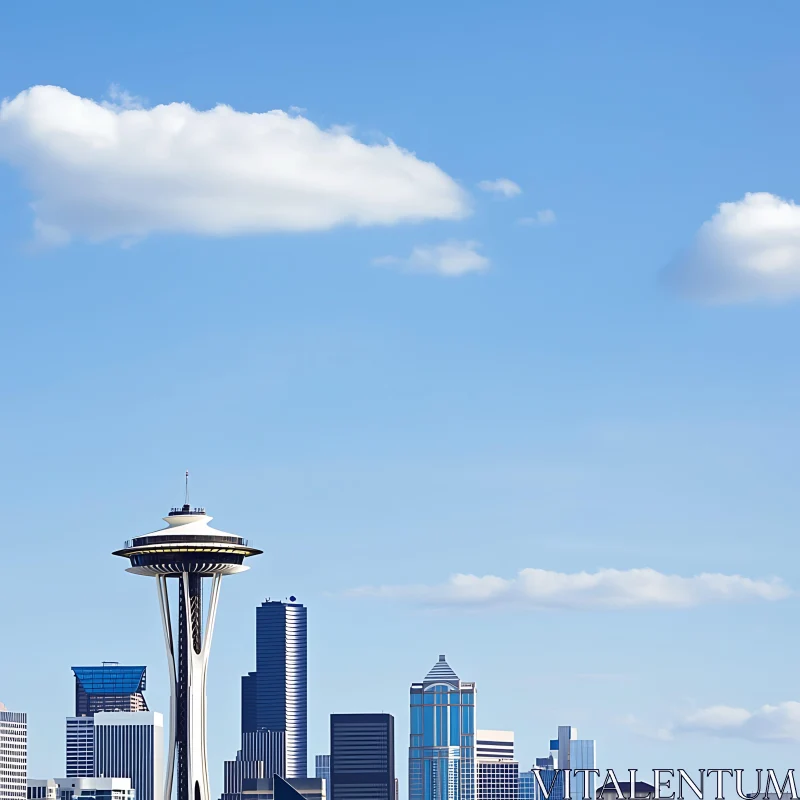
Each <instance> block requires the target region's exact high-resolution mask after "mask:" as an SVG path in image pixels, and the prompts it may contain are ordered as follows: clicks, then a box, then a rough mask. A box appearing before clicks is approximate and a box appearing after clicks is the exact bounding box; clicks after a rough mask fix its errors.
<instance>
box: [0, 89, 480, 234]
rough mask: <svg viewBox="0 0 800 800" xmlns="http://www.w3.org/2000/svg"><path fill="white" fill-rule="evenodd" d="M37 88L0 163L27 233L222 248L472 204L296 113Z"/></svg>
mask: <svg viewBox="0 0 800 800" xmlns="http://www.w3.org/2000/svg"><path fill="white" fill-rule="evenodd" d="M110 98H111V100H110V102H100V103H98V102H95V101H94V100H91V99H88V98H84V97H78V96H76V95H74V94H71V93H70V92H69V91H67V90H66V89H62V88H58V87H56V86H34V87H33V88H31V89H28V90H26V91H24V92H21V93H20V94H19V95H17V96H16V97H15V98H13V99H6V100H4V101H3V102H2V104H0V160H4V161H7V162H9V163H11V164H13V165H15V166H16V167H18V168H19V170H20V171H21V173H22V175H23V177H24V179H25V181H26V183H27V184H28V185H29V187H30V189H31V191H32V192H33V195H34V202H33V208H34V211H35V214H36V221H35V225H36V229H37V231H39V232H40V233H41V234H42V235H43V237H44V238H46V239H48V240H49V241H51V242H52V243H59V244H63V243H65V242H66V241H68V240H69V239H70V238H71V237H76V236H77V237H85V238H87V239H89V240H91V241H99V240H104V239H109V238H114V237H120V238H122V239H131V238H133V239H137V238H141V237H143V236H146V235H147V234H150V233H154V232H158V231H177V232H183V233H194V234H206V235H216V236H230V235H236V234H245V233H264V232H269V231H309V230H326V229H329V228H333V227H336V226H339V225H355V226H367V225H393V224H396V223H400V222H412V221H420V220H429V219H459V218H462V217H464V216H466V215H467V214H468V213H469V211H470V208H469V198H468V195H467V193H466V192H465V191H464V190H463V189H462V188H461V187H460V186H459V185H458V184H457V183H456V182H455V181H454V180H453V179H452V178H450V177H449V176H448V175H447V174H445V173H444V172H443V171H442V170H441V169H440V168H439V167H437V166H436V165H435V164H432V163H429V162H426V161H422V160H421V159H419V158H418V157H417V156H416V155H414V154H413V153H411V152H409V151H408V150H404V149H402V148H401V147H398V146H397V145H396V144H394V143H393V142H381V143H375V144H365V143H364V142H361V141H359V140H358V139H356V138H355V137H354V136H353V135H352V132H351V131H349V130H348V129H345V128H341V127H334V128H330V129H327V130H323V129H321V128H319V127H317V126H316V125H315V124H314V123H313V122H311V121H310V120H308V119H306V118H305V117H303V116H302V113H301V110H300V109H292V111H291V113H286V112H284V111H277V110H276V111H268V112H265V113H245V112H241V111H236V110H234V109H232V108H230V107H228V106H217V107H216V108H212V109H210V110H208V111H200V110H196V109H194V108H192V107H191V106H189V105H188V104H186V103H171V104H169V105H160V106H156V107H154V108H145V107H144V106H143V104H142V101H140V100H139V99H137V98H135V97H133V96H132V95H129V94H128V93H126V92H123V91H122V90H121V89H119V88H118V87H112V89H111V92H110Z"/></svg>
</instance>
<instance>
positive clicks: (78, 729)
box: [67, 717, 94, 778]
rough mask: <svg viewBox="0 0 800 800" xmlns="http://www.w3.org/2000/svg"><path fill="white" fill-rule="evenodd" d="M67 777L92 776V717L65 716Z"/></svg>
mask: <svg viewBox="0 0 800 800" xmlns="http://www.w3.org/2000/svg"><path fill="white" fill-rule="evenodd" d="M67 777H68V778H93V777H94V717H67Z"/></svg>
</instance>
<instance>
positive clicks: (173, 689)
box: [157, 575, 177, 800]
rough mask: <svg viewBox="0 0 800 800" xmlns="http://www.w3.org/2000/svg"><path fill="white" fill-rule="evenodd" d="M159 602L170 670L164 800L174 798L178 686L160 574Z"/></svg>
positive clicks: (166, 597) (164, 584)
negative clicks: (173, 782)
mask: <svg viewBox="0 0 800 800" xmlns="http://www.w3.org/2000/svg"><path fill="white" fill-rule="evenodd" d="M157 580H158V602H159V605H160V606H161V622H162V624H163V626H164V643H165V644H166V647H167V670H168V672H169V741H168V742H167V771H166V774H165V776H164V797H163V800H172V779H173V776H174V773H175V735H176V732H177V728H176V726H177V686H176V674H175V645H174V641H173V636H172V620H171V618H170V613H169V593H168V592H167V578H166V576H165V575H159V576H158V578H157Z"/></svg>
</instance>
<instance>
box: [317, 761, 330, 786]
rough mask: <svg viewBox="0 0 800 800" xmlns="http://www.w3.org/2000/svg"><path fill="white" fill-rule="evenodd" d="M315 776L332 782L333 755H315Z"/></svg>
mask: <svg viewBox="0 0 800 800" xmlns="http://www.w3.org/2000/svg"><path fill="white" fill-rule="evenodd" d="M314 777H316V778H323V779H324V780H325V781H328V783H330V779H331V757H330V756H329V755H319V756H314Z"/></svg>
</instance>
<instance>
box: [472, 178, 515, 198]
mask: <svg viewBox="0 0 800 800" xmlns="http://www.w3.org/2000/svg"><path fill="white" fill-rule="evenodd" d="M478 188H479V189H481V190H482V191H484V192H489V193H491V194H497V195H502V196H503V197H516V196H517V195H518V194H522V189H521V188H520V187H519V184H516V183H514V181H512V180H509V179H508V178H497V180H494V181H480V183H478Z"/></svg>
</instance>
